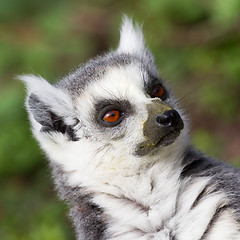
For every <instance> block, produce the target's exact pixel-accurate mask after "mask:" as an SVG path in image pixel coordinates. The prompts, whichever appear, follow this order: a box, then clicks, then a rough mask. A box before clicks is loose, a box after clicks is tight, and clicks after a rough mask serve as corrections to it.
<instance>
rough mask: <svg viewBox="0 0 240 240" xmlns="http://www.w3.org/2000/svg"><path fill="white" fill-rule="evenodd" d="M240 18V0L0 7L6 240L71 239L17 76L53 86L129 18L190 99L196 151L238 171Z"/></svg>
mask: <svg viewBox="0 0 240 240" xmlns="http://www.w3.org/2000/svg"><path fill="white" fill-rule="evenodd" d="M239 12H240V1H239V0H228V1H222V0H213V1H189V0H181V1H177V0H161V1H159V0H138V1H137V0H134V1H113V0H103V1H97V0H91V1H76V0H72V1H66V0H60V1H59V0H52V1H48V0H42V1H32V0H22V1H19V0H8V1H7V0H0V53H1V54H0V84H1V87H0V126H1V131H0V189H1V190H0V191H1V192H0V239H4V240H30V239H31V240H38V239H46V240H47V239H49V240H55V239H58V240H63V239H73V236H72V234H71V232H72V229H71V227H70V226H69V224H68V221H67V220H66V217H65V216H66V207H65V206H64V205H63V204H62V203H60V202H59V201H58V200H57V199H56V196H55V195H56V194H55V193H54V192H53V191H52V190H51V188H52V187H51V185H50V177H49V175H50V174H49V172H47V171H46V168H47V163H46V161H45V160H44V158H45V157H44V156H43V154H41V151H40V150H39V147H38V145H37V143H36V141H35V140H34V139H33V137H32V136H31V132H30V130H29V129H30V126H29V123H28V120H27V115H26V113H25V110H24V107H23V105H24V87H23V86H22V85H21V83H19V82H17V81H16V80H14V79H15V77H16V75H18V74H22V73H35V74H39V75H42V76H43V77H45V78H46V79H48V80H49V81H50V82H52V81H55V80H56V79H58V78H59V77H62V76H64V75H65V74H67V73H68V72H69V71H70V70H71V68H72V67H74V66H77V65H78V64H79V63H81V62H84V61H86V60H87V59H88V58H90V57H92V56H95V55H97V54H99V53H102V52H103V51H105V50H108V49H109V46H116V44H117V43H116V42H117V40H118V37H119V33H118V26H119V23H120V19H121V17H122V14H123V13H126V14H128V15H130V16H133V18H134V19H136V20H138V21H140V22H143V23H144V24H143V30H144V32H145V36H146V42H147V43H149V45H150V48H151V50H152V52H153V54H154V56H155V57H156V63H157V65H159V66H160V67H159V68H160V70H161V76H163V78H167V79H169V80H170V81H171V83H172V85H174V88H175V89H176V92H178V93H180V94H179V95H180V97H181V96H185V95H186V97H181V100H182V101H181V102H182V104H183V105H184V106H185V107H187V109H189V111H188V113H189V115H190V117H191V118H192V120H193V123H197V124H193V133H192V139H193V142H194V144H195V145H196V146H197V147H199V148H200V149H201V150H202V151H204V152H206V153H207V154H210V155H212V156H215V157H221V156H225V157H227V158H228V159H229V160H231V163H232V164H234V165H235V166H240V157H239V156H240V152H239V147H238V146H239V145H240V137H238V138H237V137H235V138H234V139H237V140H235V141H238V142H236V143H235V145H236V147H232V146H230V145H231V141H232V138H233V134H235V133H236V135H237V134H238V136H239V132H240V129H239V127H240V125H239V121H240V112H239V109H240V98H239V91H240V57H239V56H240V37H239V27H238V26H239V24H240V17H239ZM113 39H114V40H113ZM189 92H190V94H188V93H189ZM189 105H191V106H189ZM228 143H229V144H228ZM235 145H234V146H235ZM229 146H230V147H229ZM229 149H231V151H229ZM221 158H222V157H221Z"/></svg>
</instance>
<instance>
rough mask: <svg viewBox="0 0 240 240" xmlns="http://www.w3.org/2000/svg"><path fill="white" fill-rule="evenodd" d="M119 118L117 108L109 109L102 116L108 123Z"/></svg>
mask: <svg viewBox="0 0 240 240" xmlns="http://www.w3.org/2000/svg"><path fill="white" fill-rule="evenodd" d="M119 118H120V112H119V111H118V110H111V111H109V112H107V113H106V114H105V115H104V116H103V121H105V122H108V123H114V122H116V121H117V120H118V119H119Z"/></svg>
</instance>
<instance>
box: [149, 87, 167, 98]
mask: <svg viewBox="0 0 240 240" xmlns="http://www.w3.org/2000/svg"><path fill="white" fill-rule="evenodd" d="M152 95H153V96H154V97H159V98H161V97H163V95H164V90H163V87H162V86H161V85H157V86H155V87H154V88H153V90H152Z"/></svg>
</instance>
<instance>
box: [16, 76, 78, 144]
mask: <svg viewBox="0 0 240 240" xmlns="http://www.w3.org/2000/svg"><path fill="white" fill-rule="evenodd" d="M18 79H19V80H21V81H23V82H24V83H25V84H26V88H27V92H28V96H27V98H26V108H27V111H28V113H29V118H30V120H31V122H32V125H33V127H34V128H35V130H36V129H37V131H40V132H51V131H55V132H60V133H62V134H67V135H68V136H69V138H70V139H71V140H74V141H75V140H76V137H75V136H74V133H73V129H72V126H73V125H75V124H76V118H75V115H74V106H73V102H72V99H71V97H70V96H69V94H68V93H67V92H64V91H63V90H62V89H59V88H57V87H55V86H53V85H51V84H50V83H48V82H47V81H46V80H44V79H43V78H42V77H37V76H34V75H22V76H19V77H18ZM36 123H38V124H36ZM39 124H40V125H39Z"/></svg>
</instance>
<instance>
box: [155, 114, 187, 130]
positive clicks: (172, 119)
mask: <svg viewBox="0 0 240 240" xmlns="http://www.w3.org/2000/svg"><path fill="white" fill-rule="evenodd" d="M156 121H157V124H158V125H160V126H161V127H164V128H167V129H169V131H173V130H182V129H183V126H184V125H183V121H182V118H181V117H180V115H179V113H178V112H177V111H176V110H168V111H166V112H164V113H163V114H162V115H160V116H157V117H156Z"/></svg>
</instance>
